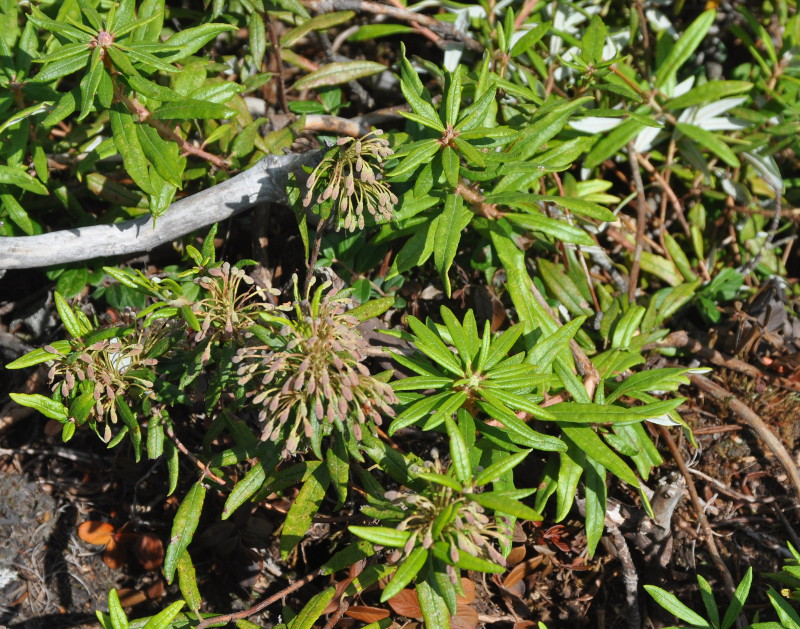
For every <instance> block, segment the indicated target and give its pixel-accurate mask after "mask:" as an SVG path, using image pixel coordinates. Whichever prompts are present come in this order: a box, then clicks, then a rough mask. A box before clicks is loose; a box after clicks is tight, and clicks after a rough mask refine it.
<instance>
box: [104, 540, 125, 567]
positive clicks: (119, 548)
mask: <svg viewBox="0 0 800 629" xmlns="http://www.w3.org/2000/svg"><path fill="white" fill-rule="evenodd" d="M127 559H128V552H127V551H126V550H125V546H123V545H122V544H119V543H117V540H116V539H114V537H111V538H110V539H109V540H108V543H107V544H106V549H105V550H104V551H103V561H104V562H105V563H106V565H107V566H108V567H109V568H111V569H112V570H119V569H120V568H121V567H122V566H123V565H125V562H126V561H127Z"/></svg>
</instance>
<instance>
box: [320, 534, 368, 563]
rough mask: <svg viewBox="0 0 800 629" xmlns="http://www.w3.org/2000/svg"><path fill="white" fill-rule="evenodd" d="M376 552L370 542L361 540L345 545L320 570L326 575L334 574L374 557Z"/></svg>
mask: <svg viewBox="0 0 800 629" xmlns="http://www.w3.org/2000/svg"><path fill="white" fill-rule="evenodd" d="M367 528H369V527H367ZM374 554H375V549H374V548H373V547H372V544H371V543H370V542H368V541H365V540H359V541H357V542H353V543H352V544H349V545H347V546H345V547H344V548H343V549H342V550H340V551H338V552H337V553H336V554H334V555H333V557H331V558H330V559H328V561H326V562H325V563H324V564H323V565H322V567H321V568H320V569H319V571H320V573H321V574H325V575H329V574H333V573H334V572H338V571H339V570H344V569H345V568H349V567H350V566H352V565H353V564H355V563H357V562H359V561H361V560H362V559H367V558H369V557H372V556H373V555H374Z"/></svg>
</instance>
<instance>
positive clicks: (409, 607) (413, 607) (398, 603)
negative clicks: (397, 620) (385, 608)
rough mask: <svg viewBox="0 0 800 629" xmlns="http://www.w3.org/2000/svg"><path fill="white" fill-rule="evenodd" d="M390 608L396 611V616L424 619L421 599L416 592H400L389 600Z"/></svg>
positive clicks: (406, 590) (407, 590)
mask: <svg viewBox="0 0 800 629" xmlns="http://www.w3.org/2000/svg"><path fill="white" fill-rule="evenodd" d="M389 607H391V608H392V609H393V610H394V613H395V614H399V615H400V616H405V617H406V618H420V619H421V618H422V610H421V609H420V608H419V599H418V598H417V593H416V592H415V591H414V590H409V589H408V588H406V589H405V590H400V591H399V592H398V593H397V594H395V595H394V596H393V597H392V598H390V599H389Z"/></svg>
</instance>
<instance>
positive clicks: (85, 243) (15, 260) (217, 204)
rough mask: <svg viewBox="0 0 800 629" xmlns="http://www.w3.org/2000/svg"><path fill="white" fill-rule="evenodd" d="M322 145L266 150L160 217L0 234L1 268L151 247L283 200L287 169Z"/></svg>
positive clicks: (314, 155) (317, 154)
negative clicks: (275, 152) (37, 233)
mask: <svg viewBox="0 0 800 629" xmlns="http://www.w3.org/2000/svg"><path fill="white" fill-rule="evenodd" d="M321 157H322V152H321V151H311V152H308V153H303V154H297V155H279V156H277V155H268V156H266V157H265V158H264V159H262V160H261V161H259V162H258V163H257V164H256V165H255V166H253V167H252V168H250V169H248V170H246V171H245V172H243V173H240V174H239V175H236V176H235V177H232V178H230V179H228V180H227V181H224V182H222V183H221V184H219V185H217V186H214V187H212V188H209V189H208V190H203V191H202V192H198V193H197V194H195V195H192V196H190V197H186V198H185V199H181V200H180V201H176V202H175V203H173V204H172V205H171V206H170V207H169V209H168V210H167V212H166V213H165V214H164V215H163V216H161V217H159V219H158V226H157V227H156V221H155V219H153V218H152V217H140V218H136V219H133V220H130V221H124V222H122V223H115V224H113V225H93V226H91V227H79V228H76V229H68V230H62V231H58V232H51V233H49V234H42V235H40V236H20V237H14V238H0V269H28V268H35V267H42V266H52V265H54V264H66V263H69V262H79V261H84V260H91V259H93V258H103V257H108V256H118V255H125V254H129V253H136V252H140V251H150V250H151V249H153V248H155V247H157V246H158V245H160V244H163V243H165V242H169V241H171V240H174V239H176V238H180V237H181V236H184V235H186V234H189V233H191V232H193V231H195V230H197V229H200V228H202V227H207V226H208V225H212V224H213V223H216V222H219V221H222V220H225V219H226V218H230V217H231V216H233V215H235V214H238V213H239V212H243V211H244V210H247V209H249V208H251V207H253V206H254V205H256V204H257V203H262V202H267V201H269V202H275V203H286V202H287V201H286V185H287V179H288V176H289V173H290V172H292V171H294V170H297V169H299V168H300V167H301V166H303V165H309V166H311V165H314V164H315V163H316V162H318V161H319V160H320V158H321Z"/></svg>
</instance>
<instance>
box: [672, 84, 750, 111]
mask: <svg viewBox="0 0 800 629" xmlns="http://www.w3.org/2000/svg"><path fill="white" fill-rule="evenodd" d="M751 89H753V84H752V83H750V82H749V81H709V82H708V83H703V85H698V86H697V87H693V88H692V89H690V90H689V91H688V92H686V93H685V94H681V95H680V96H678V97H676V98H673V99H671V100H668V101H667V102H666V103H665V105H664V106H665V107H666V108H667V109H672V110H675V109H684V108H686V107H694V106H695V105H702V104H703V103H710V102H715V101H718V100H721V99H723V98H726V97H728V96H734V95H736V94H743V93H747V92H749V91H750V90H751Z"/></svg>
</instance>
